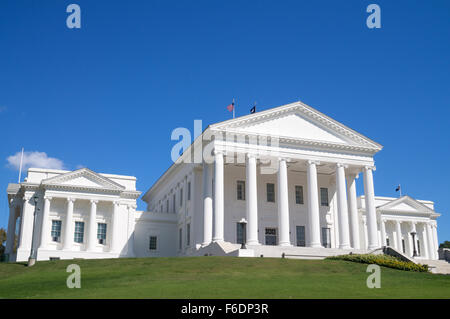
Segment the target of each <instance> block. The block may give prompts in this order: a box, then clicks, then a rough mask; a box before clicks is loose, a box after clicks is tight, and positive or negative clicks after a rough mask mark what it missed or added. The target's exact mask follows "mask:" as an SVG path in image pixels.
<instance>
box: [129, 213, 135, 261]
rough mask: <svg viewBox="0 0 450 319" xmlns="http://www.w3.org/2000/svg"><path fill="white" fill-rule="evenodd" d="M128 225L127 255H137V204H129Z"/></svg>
mask: <svg viewBox="0 0 450 319" xmlns="http://www.w3.org/2000/svg"><path fill="white" fill-rule="evenodd" d="M127 210H128V227H127V238H128V240H127V257H135V256H136V254H135V253H134V229H135V226H136V216H135V212H136V205H127Z"/></svg>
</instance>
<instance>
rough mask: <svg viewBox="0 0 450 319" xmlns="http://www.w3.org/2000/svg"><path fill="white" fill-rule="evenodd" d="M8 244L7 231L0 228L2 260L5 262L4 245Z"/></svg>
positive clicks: (0, 255) (0, 256) (0, 254)
mask: <svg viewBox="0 0 450 319" xmlns="http://www.w3.org/2000/svg"><path fill="white" fill-rule="evenodd" d="M4 242H6V230H5V229H4V228H0V260H3V256H4V254H5V246H4V245H3V243H4Z"/></svg>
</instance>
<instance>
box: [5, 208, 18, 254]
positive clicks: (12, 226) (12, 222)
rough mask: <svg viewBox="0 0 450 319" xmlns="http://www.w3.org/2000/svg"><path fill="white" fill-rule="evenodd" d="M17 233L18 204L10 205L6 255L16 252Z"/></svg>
mask: <svg viewBox="0 0 450 319" xmlns="http://www.w3.org/2000/svg"><path fill="white" fill-rule="evenodd" d="M15 233H16V202H15V201H12V202H10V203H9V220H8V232H7V233H6V248H5V254H11V253H12V252H13V250H14V237H15Z"/></svg>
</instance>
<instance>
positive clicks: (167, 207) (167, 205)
mask: <svg viewBox="0 0 450 319" xmlns="http://www.w3.org/2000/svg"><path fill="white" fill-rule="evenodd" d="M168 212H169V200H166V213H168Z"/></svg>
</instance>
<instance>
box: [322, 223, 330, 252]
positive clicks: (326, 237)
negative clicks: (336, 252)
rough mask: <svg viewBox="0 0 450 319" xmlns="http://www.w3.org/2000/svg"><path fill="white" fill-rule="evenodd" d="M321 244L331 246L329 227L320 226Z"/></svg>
mask: <svg viewBox="0 0 450 319" xmlns="http://www.w3.org/2000/svg"><path fill="white" fill-rule="evenodd" d="M322 246H323V247H325V248H331V233H330V229H329V228H326V227H323V228H322Z"/></svg>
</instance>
